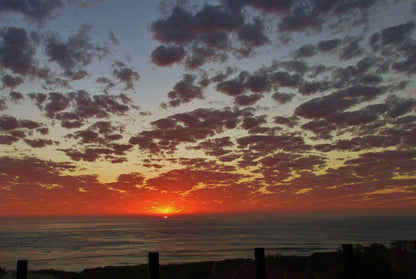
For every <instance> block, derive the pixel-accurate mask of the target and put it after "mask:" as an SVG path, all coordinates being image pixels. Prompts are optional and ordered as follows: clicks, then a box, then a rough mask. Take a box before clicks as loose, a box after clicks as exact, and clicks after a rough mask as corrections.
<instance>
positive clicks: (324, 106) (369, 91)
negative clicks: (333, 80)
mask: <svg viewBox="0 0 416 279" xmlns="http://www.w3.org/2000/svg"><path fill="white" fill-rule="evenodd" d="M384 92H385V88H382V87H371V86H363V85H357V86H352V87H348V88H346V89H343V90H339V91H335V92H333V93H331V94H329V95H326V96H324V97H318V98H315V99H312V100H310V101H307V102H305V103H303V104H301V105H299V106H298V107H297V108H296V109H295V114H296V115H298V116H302V117H304V118H319V117H323V116H328V115H330V114H333V113H335V112H340V111H343V110H345V109H347V108H350V107H352V106H354V105H356V104H359V103H362V102H366V101H370V100H373V99H375V98H376V97H377V96H379V95H381V94H383V93H384Z"/></svg>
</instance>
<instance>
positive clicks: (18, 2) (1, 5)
mask: <svg viewBox="0 0 416 279" xmlns="http://www.w3.org/2000/svg"><path fill="white" fill-rule="evenodd" d="M63 6H64V2H62V1H61V0H48V1H44V0H31V1H25V0H1V1H0V14H2V13H21V14H23V15H24V16H25V17H27V18H28V19H30V20H32V21H37V22H39V23H42V22H43V21H44V20H45V19H47V18H48V17H50V16H51V15H52V14H53V13H54V12H55V11H56V10H58V9H59V8H62V7H63Z"/></svg>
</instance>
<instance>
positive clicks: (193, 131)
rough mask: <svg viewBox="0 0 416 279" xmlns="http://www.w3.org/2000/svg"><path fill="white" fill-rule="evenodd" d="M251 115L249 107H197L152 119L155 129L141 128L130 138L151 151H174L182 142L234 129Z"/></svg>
mask: <svg viewBox="0 0 416 279" xmlns="http://www.w3.org/2000/svg"><path fill="white" fill-rule="evenodd" d="M251 115H252V112H250V110H231V109H229V108H225V109H223V110H214V109H196V110H194V111H191V112H188V113H179V114H174V115H172V116H170V117H168V118H162V119H159V120H157V121H154V122H152V123H151V124H152V125H153V126H154V127H155V128H154V129H152V130H146V131H142V132H140V133H139V134H138V135H136V136H133V137H131V138H130V141H129V142H130V144H135V145H138V146H139V148H140V149H142V150H145V151H147V152H150V153H154V154H158V153H165V152H167V153H173V152H174V151H175V150H176V148H177V146H178V145H180V144H185V143H188V144H189V143H196V142H197V141H199V140H202V139H206V138H207V137H211V136H214V135H216V134H218V133H221V132H223V131H225V130H228V129H234V128H236V127H237V125H238V124H239V123H240V122H241V120H242V118H244V117H248V116H251Z"/></svg>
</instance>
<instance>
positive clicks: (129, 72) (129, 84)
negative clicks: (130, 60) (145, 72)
mask: <svg viewBox="0 0 416 279" xmlns="http://www.w3.org/2000/svg"><path fill="white" fill-rule="evenodd" d="M116 66H117V68H116V69H114V70H113V76H114V77H115V78H117V79H118V80H120V82H122V83H124V84H125V87H124V90H130V89H134V83H135V82H137V81H139V79H140V75H139V74H138V73H137V72H136V71H135V70H133V69H132V68H128V67H126V65H125V64H124V63H121V62H117V63H116Z"/></svg>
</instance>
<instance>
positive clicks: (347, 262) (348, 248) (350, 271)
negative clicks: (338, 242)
mask: <svg viewBox="0 0 416 279" xmlns="http://www.w3.org/2000/svg"><path fill="white" fill-rule="evenodd" d="M342 252H343V254H344V276H345V279H355V269H354V250H353V246H352V244H343V245H342Z"/></svg>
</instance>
